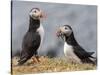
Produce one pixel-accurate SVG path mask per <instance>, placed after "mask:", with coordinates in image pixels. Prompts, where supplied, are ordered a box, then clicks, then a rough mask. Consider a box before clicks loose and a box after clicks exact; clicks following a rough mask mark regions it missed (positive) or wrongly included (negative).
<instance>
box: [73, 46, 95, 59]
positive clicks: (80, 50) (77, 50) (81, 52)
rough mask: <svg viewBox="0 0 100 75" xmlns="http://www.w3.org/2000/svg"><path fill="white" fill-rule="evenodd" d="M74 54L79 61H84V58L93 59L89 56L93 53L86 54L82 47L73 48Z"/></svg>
mask: <svg viewBox="0 0 100 75" xmlns="http://www.w3.org/2000/svg"><path fill="white" fill-rule="evenodd" d="M73 48H74V53H75V54H76V55H77V56H78V57H79V58H81V59H84V58H88V57H90V58H94V57H93V56H91V55H92V54H93V53H88V52H86V51H85V50H84V49H83V48H82V47H80V46H74V47H73Z"/></svg>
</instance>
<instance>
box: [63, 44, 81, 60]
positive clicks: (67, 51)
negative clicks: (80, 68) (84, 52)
mask: <svg viewBox="0 0 100 75" xmlns="http://www.w3.org/2000/svg"><path fill="white" fill-rule="evenodd" d="M64 54H65V56H66V58H68V59H71V60H76V61H77V62H80V59H79V58H78V57H77V56H76V55H75V54H74V52H73V47H72V46H71V45H69V44H67V43H66V42H65V44H64Z"/></svg>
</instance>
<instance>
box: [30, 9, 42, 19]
mask: <svg viewBox="0 0 100 75" xmlns="http://www.w3.org/2000/svg"><path fill="white" fill-rule="evenodd" d="M29 15H30V17H32V18H33V19H40V18H42V17H43V14H42V11H41V10H40V9H39V8H33V9H32V10H31V11H30V13H29Z"/></svg>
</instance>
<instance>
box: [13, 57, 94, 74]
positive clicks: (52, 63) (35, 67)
mask: <svg viewBox="0 0 100 75" xmlns="http://www.w3.org/2000/svg"><path fill="white" fill-rule="evenodd" d="M17 60H18V58H16V57H14V58H13V59H12V72H13V74H14V75H15V74H23V73H24V74H29V73H50V72H67V71H82V70H95V69H96V65H92V64H77V63H72V62H71V63H70V62H68V61H66V60H65V59H63V58H48V57H40V62H39V63H33V62H32V59H31V60H29V61H28V62H26V63H25V64H24V65H23V66H15V65H16V64H17Z"/></svg>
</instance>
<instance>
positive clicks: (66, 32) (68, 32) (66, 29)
mask: <svg viewBox="0 0 100 75" xmlns="http://www.w3.org/2000/svg"><path fill="white" fill-rule="evenodd" d="M71 33H72V28H71V27H70V26H69V25H64V26H62V27H59V28H58V30H57V36H58V37H59V36H64V35H66V36H70V35H71Z"/></svg>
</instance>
